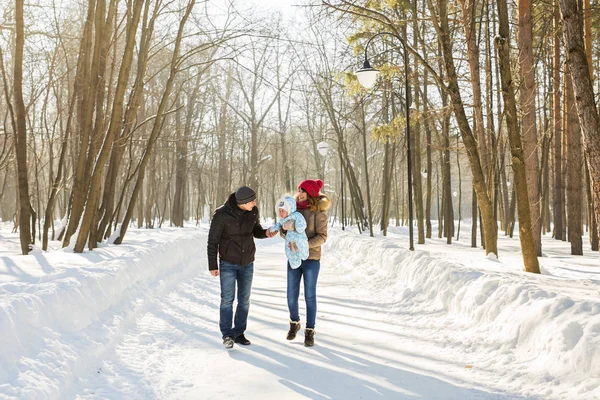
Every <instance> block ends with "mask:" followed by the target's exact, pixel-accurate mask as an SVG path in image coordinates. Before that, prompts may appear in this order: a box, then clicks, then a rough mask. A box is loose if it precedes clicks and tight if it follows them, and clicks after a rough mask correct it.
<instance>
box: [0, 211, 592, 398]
mask: <svg viewBox="0 0 600 400" xmlns="http://www.w3.org/2000/svg"><path fill="white" fill-rule="evenodd" d="M207 228H208V227H207V225H205V224H203V225H202V226H200V227H197V228H196V227H190V228H185V229H174V228H163V229H157V230H136V229H131V230H129V231H128V234H127V238H126V242H125V243H124V244H123V245H120V246H114V245H104V246H103V247H101V248H99V249H97V250H94V251H93V252H86V253H83V254H74V253H72V252H71V251H69V250H61V249H60V246H59V244H58V243H53V244H52V245H53V246H54V247H55V250H53V251H49V252H41V251H39V250H35V251H34V253H33V254H31V255H29V256H20V255H17V254H18V252H19V243H18V236H17V235H16V234H12V233H10V227H9V226H8V225H6V224H5V225H1V226H0V305H1V308H0V332H1V339H0V399H4V398H8V399H13V398H14V399H39V398H46V399H104V398H106V399H227V398H228V399H261V400H268V399H273V400H274V399H278V400H279V399H440V400H442V399H456V400H466V399H561V400H563V399H583V400H585V399H590V400H591V399H599V398H600V260H599V255H598V254H597V253H592V252H590V251H588V250H586V251H585V255H584V256H580V257H572V256H570V255H569V252H570V246H569V244H568V243H566V242H557V241H554V240H552V239H551V238H549V237H545V238H544V257H542V258H540V264H541V266H542V268H543V272H544V274H543V275H541V276H535V275H531V274H526V273H524V272H522V271H521V269H522V259H521V255H520V254H519V242H518V239H516V238H515V239H510V238H506V237H500V239H499V252H500V259H499V260H498V261H496V260H492V259H489V258H486V257H485V253H484V251H482V250H480V249H471V248H470V238H469V237H468V234H469V232H470V227H468V225H467V224H465V223H464V222H463V224H462V226H461V240H460V241H459V242H455V243H454V244H452V245H446V244H445V240H442V239H437V238H435V239H431V240H427V245H426V246H422V245H416V251H415V252H409V251H408V250H407V248H408V237H407V236H408V235H407V229H406V228H391V229H390V234H389V236H388V237H387V238H385V237H382V236H377V237H376V238H370V237H368V235H367V234H363V235H362V236H360V235H358V234H357V233H355V232H348V231H346V232H344V231H342V230H341V229H340V228H338V227H335V228H331V230H330V235H329V240H328V243H327V245H326V246H325V248H324V258H323V260H322V267H321V275H320V277H319V286H318V300H319V310H318V316H317V326H316V332H317V334H316V337H315V341H316V345H315V347H314V348H305V347H304V346H303V345H302V337H303V335H299V337H298V338H297V339H296V340H295V341H292V342H288V341H286V340H285V334H286V332H287V328H288V314H287V306H286V296H285V287H286V283H285V277H286V274H285V255H284V252H283V240H282V239H280V238H276V239H271V240H261V241H258V242H257V243H258V251H257V260H256V262H255V275H254V283H253V291H252V297H251V304H252V305H251V308H250V318H249V322H248V330H247V332H246V335H247V337H248V338H249V339H250V340H251V341H252V345H251V346H248V347H241V346H237V345H236V346H235V347H234V349H232V350H230V351H227V350H224V349H223V348H222V345H221V338H220V333H219V329H218V314H219V312H218V307H219V281H218V279H217V278H213V277H211V276H210V275H209V274H208V272H207V264H206V236H207ZM434 232H435V233H436V234H437V229H434ZM584 243H585V244H587V239H584ZM587 247H589V246H587ZM301 304H302V301H301ZM304 315H305V314H304V309H303V308H301V317H302V319H303V321H304Z"/></svg>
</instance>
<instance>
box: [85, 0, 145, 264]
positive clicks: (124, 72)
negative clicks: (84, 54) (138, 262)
mask: <svg viewBox="0 0 600 400" xmlns="http://www.w3.org/2000/svg"><path fill="white" fill-rule="evenodd" d="M143 5H144V1H143V0H136V1H135V3H134V5H133V15H132V17H131V20H130V21H129V25H128V27H127V36H126V44H125V50H124V54H123V62H122V64H121V69H120V71H119V77H118V79H117V88H116V89H115V95H114V103H113V107H112V115H111V119H110V125H109V127H108V132H107V133H106V137H105V138H104V143H103V144H102V148H101V150H100V154H98V157H97V158H96V162H95V166H94V172H93V174H92V178H91V182H90V187H89V190H88V199H87V202H86V205H85V212H84V214H83V218H82V220H81V224H80V226H79V235H78V236H77V241H76V242H75V249H74V251H75V252H76V253H81V252H83V249H84V247H85V244H86V242H87V241H88V237H89V239H90V241H89V248H90V250H91V249H93V248H95V247H96V243H95V239H96V238H95V235H90V232H91V228H92V224H93V223H94V216H95V215H96V208H97V207H98V205H97V203H98V200H99V197H100V183H101V179H102V176H103V173H104V166H105V165H106V161H107V160H108V156H109V152H110V150H111V148H112V146H113V141H114V137H115V134H116V132H117V130H118V129H120V128H121V126H122V123H123V102H124V97H125V89H126V87H127V83H128V80H129V72H130V70H131V64H132V60H133V50H134V47H135V39H136V31H137V27H138V23H139V21H140V15H141V11H142V6H143Z"/></svg>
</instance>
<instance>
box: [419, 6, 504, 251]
mask: <svg viewBox="0 0 600 400" xmlns="http://www.w3.org/2000/svg"><path fill="white" fill-rule="evenodd" d="M428 2H429V3H430V10H433V4H431V0H428ZM438 4H439V10H440V23H439V24H437V23H436V29H438V35H439V40H440V42H441V45H442V54H443V57H444V66H445V69H446V73H447V79H448V92H449V94H450V98H451V99H452V109H453V111H454V115H455V117H456V122H457V125H458V128H459V131H460V134H461V137H462V139H463V143H464V145H465V148H466V150H467V156H468V159H469V163H470V165H471V173H472V176H473V187H474V188H475V192H476V193H477V202H478V204H479V210H480V212H481V217H482V223H483V230H484V234H485V243H486V247H485V251H486V254H489V253H494V254H495V255H496V256H498V227H497V225H496V221H495V220H494V209H493V204H492V201H491V199H490V196H489V193H488V188H487V185H486V181H485V175H484V173H483V169H482V166H481V160H480V157H479V151H478V149H477V141H476V140H475V137H474V136H473V132H472V130H471V126H470V125H469V121H468V118H467V115H466V112H465V108H464V103H463V101H462V98H461V94H460V86H459V84H458V76H457V74H456V67H455V65H454V56H453V51H452V42H451V40H450V29H449V23H448V10H447V1H446V0H442V1H440V2H439V3H438ZM434 19H435V18H434ZM448 161H449V160H448Z"/></svg>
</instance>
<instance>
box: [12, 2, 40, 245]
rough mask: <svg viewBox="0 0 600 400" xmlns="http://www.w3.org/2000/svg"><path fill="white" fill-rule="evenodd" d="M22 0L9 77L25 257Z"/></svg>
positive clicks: (29, 212) (27, 218)
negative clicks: (12, 101)
mask: <svg viewBox="0 0 600 400" xmlns="http://www.w3.org/2000/svg"><path fill="white" fill-rule="evenodd" d="M23 7H24V1H23V0H16V3H15V27H16V43H15V56H14V57H15V58H14V74H13V82H14V84H13V94H14V101H15V115H16V129H17V131H16V140H15V154H16V155H17V172H18V182H19V185H18V188H19V239H20V241H21V252H22V253H23V254H24V255H25V254H28V253H29V245H30V244H31V242H32V240H33V238H34V237H35V234H33V235H32V234H31V228H32V225H35V224H30V218H31V216H32V211H33V210H32V207H31V203H30V201H29V181H28V178H27V125H26V123H27V122H26V121H27V116H26V113H25V103H24V101H23V49H24V46H25V21H24V17H23Z"/></svg>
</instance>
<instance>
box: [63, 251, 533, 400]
mask: <svg viewBox="0 0 600 400" xmlns="http://www.w3.org/2000/svg"><path fill="white" fill-rule="evenodd" d="M202 245H204V244H202ZM282 246H283V244H282V242H281V241H280V240H274V241H260V242H259V249H258V252H257V260H256V262H255V275H254V283H253V291H252V297H251V308H250V319H249V324H248V330H247V332H246V333H247V337H248V338H249V339H250V340H252V342H253V344H252V345H251V346H248V347H241V346H237V345H236V346H235V347H234V349H233V350H230V351H226V350H224V349H223V348H222V347H221V339H220V334H219V332H218V304H219V283H218V279H216V278H212V277H210V276H209V275H208V273H207V272H206V262H205V260H199V261H198V273H194V274H191V275H189V274H188V275H186V276H185V277H184V279H183V280H182V281H181V282H180V283H178V284H175V285H172V286H173V287H172V289H171V290H168V291H166V292H165V293H164V294H162V295H161V296H160V297H158V298H155V299H153V300H151V301H150V303H149V304H147V305H145V306H144V310H143V312H139V313H137V314H136V315H137V316H136V317H135V319H134V321H132V322H131V323H128V324H127V329H126V330H124V331H123V332H122V333H121V334H120V335H119V338H120V339H119V340H118V342H117V343H116V344H115V345H114V347H112V348H111V349H109V350H108V351H107V352H106V353H105V356H104V358H103V362H101V363H99V365H98V366H97V367H94V368H91V369H90V370H89V372H88V373H84V374H81V375H80V376H79V377H78V378H79V379H78V380H77V384H76V385H75V387H73V388H72V392H71V393H69V395H73V396H70V397H77V398H81V399H96V398H111V399H116V398H128V399H133V398H140V399H153V398H156V399H227V398H230V399H242V398H243V399H261V400H266V399H301V398H305V399H306V398H309V399H445V400H448V399H456V400H459V399H460V400H465V399H522V398H528V399H534V398H537V397H522V396H518V395H513V394H510V392H502V389H503V388H502V387H501V386H500V384H494V382H495V378H497V376H496V374H498V373H506V372H505V371H504V372H502V371H494V370H489V369H478V368H477V367H476V366H475V367H473V368H471V365H470V364H471V363H473V362H476V361H477V360H478V359H484V358H485V357H486V354H485V352H482V353H480V354H466V353H465V352H468V351H469V347H468V346H465V345H463V344H462V343H460V342H458V343H456V338H459V337H460V334H461V332H460V330H461V329H468V326H467V324H465V325H464V326H463V325H461V324H460V323H459V321H451V320H448V319H447V318H446V317H447V315H446V314H445V313H439V312H437V311H435V309H432V311H431V312H430V314H429V315H424V314H423V310H422V309H421V310H417V311H411V310H409V309H402V308H398V302H394V301H392V300H393V299H392V298H389V299H388V300H386V296H385V293H373V288H372V287H370V286H368V285H362V284H361V282H360V280H357V279H355V277H353V276H350V275H345V274H344V268H342V267H340V264H339V262H338V261H339V260H334V259H328V258H325V259H324V262H323V266H322V269H321V276H320V278H319V292H318V299H319V312H318V318H317V335H316V346H315V347H314V348H311V349H307V348H305V347H304V346H303V345H302V338H301V336H302V335H300V336H299V337H298V338H297V339H296V340H295V341H293V342H288V341H286V340H285V333H286V330H287V321H288V315H287V307H286V300H285V270H284V265H285V256H284V254H283V250H282ZM373 268H377V267H376V266H374V267H373ZM301 300H302V299H301ZM301 316H302V318H303V320H304V308H302V309H301ZM300 333H302V332H300ZM454 345H456V346H454ZM474 350H477V349H474ZM506 379H507V377H506V376H504V377H503V378H502V380H503V381H506ZM520 392H521V393H523V392H522V391H520Z"/></svg>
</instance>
